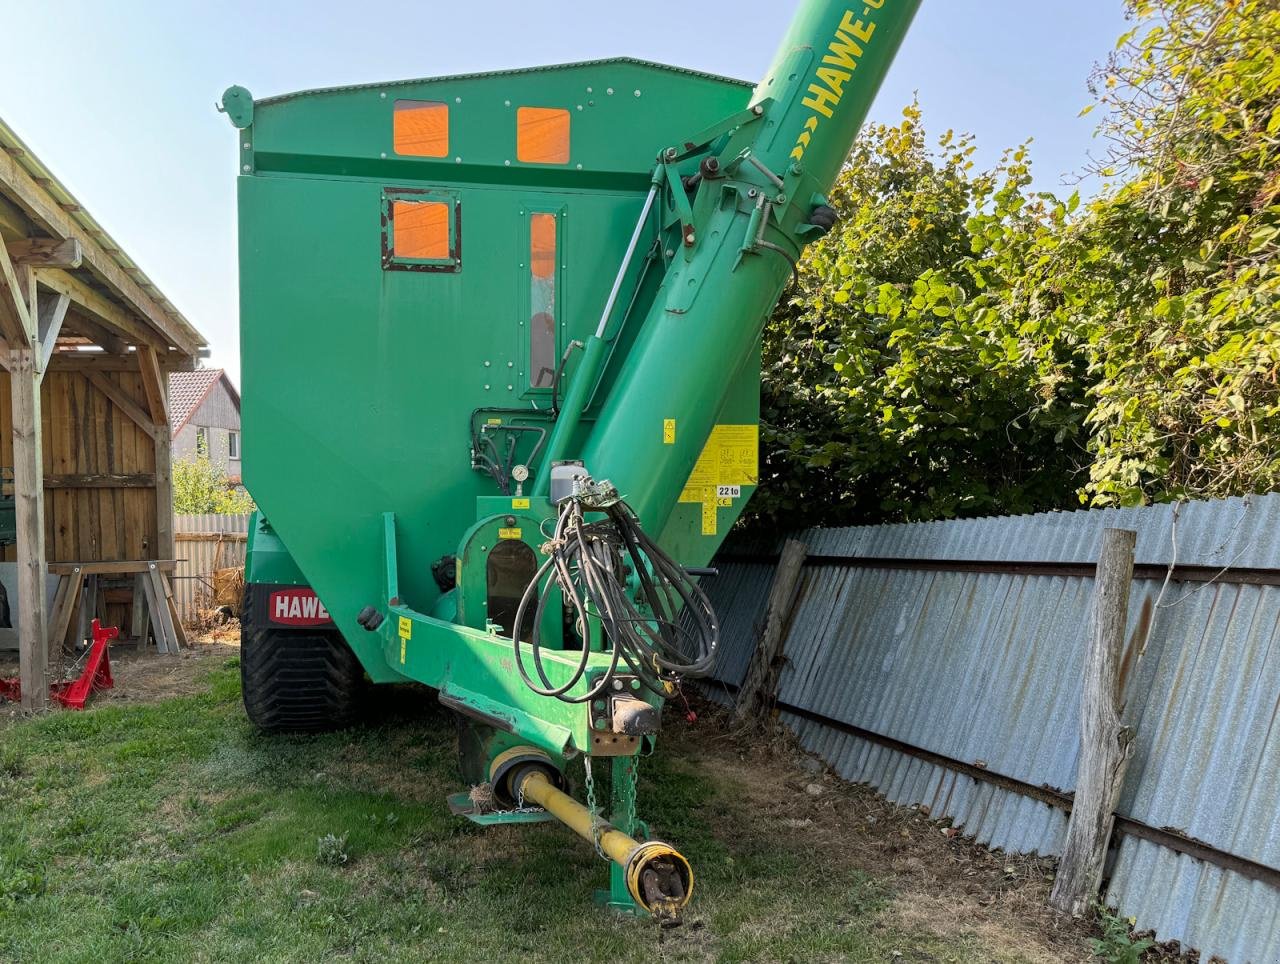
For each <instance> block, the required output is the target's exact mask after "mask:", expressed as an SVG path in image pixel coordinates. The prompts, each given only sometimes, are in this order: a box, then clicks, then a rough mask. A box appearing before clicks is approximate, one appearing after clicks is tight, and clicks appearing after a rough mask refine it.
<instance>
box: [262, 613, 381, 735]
mask: <svg viewBox="0 0 1280 964" xmlns="http://www.w3.org/2000/svg"><path fill="white" fill-rule="evenodd" d="M363 680H364V673H363V671H362V669H361V667H360V663H359V661H358V660H357V659H356V657H355V654H354V653H352V652H351V649H350V647H348V646H347V643H346V641H345V640H344V639H343V638H342V635H341V634H340V633H338V632H336V631H333V630H329V631H305V630H304V631H299V630H290V629H276V628H273V627H261V626H253V625H245V626H244V627H243V631H242V634H241V639H240V684H241V691H242V697H243V700H244V710H245V713H246V714H247V715H248V717H249V719H250V720H251V721H253V723H254V724H255V725H257V726H258V727H259V728H261V729H263V730H267V731H268V732H282V731H295V732H297V731H306V732H318V731H321V730H337V729H341V728H343V727H345V726H349V725H351V723H352V721H353V720H354V719H355V715H356V703H357V700H358V698H359V695H360V690H361V687H362V683H363Z"/></svg>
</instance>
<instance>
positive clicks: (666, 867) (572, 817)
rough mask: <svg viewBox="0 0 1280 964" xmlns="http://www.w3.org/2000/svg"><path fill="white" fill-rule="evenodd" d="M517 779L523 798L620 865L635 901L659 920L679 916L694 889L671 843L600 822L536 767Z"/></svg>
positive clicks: (686, 867)
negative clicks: (637, 836)
mask: <svg viewBox="0 0 1280 964" xmlns="http://www.w3.org/2000/svg"><path fill="white" fill-rule="evenodd" d="M517 779H518V780H519V787H520V793H521V796H522V797H523V799H524V800H525V801H526V802H530V803H536V804H537V805H538V806H540V807H542V808H543V809H544V810H546V811H547V813H549V814H551V815H552V816H553V817H555V818H556V819H557V820H559V821H560V822H561V823H563V824H564V825H565V826H566V827H568V828H569V829H570V830H572V831H573V832H574V833H576V834H577V835H578V836H579V837H582V838H583V839H584V840H587V841H590V842H591V843H593V844H597V846H598V847H599V849H600V851H601V853H603V854H604V855H605V856H607V857H608V858H609V859H610V860H612V861H613V862H614V863H616V864H617V865H618V866H620V867H622V869H623V870H624V871H625V874H626V881H627V890H628V891H629V892H630V894H631V897H632V899H634V900H635V902H636V903H637V904H639V905H640V906H641V907H643V908H644V909H645V910H647V911H648V912H649V913H651V914H653V915H654V916H655V917H657V918H659V919H660V920H664V921H674V920H678V919H679V917H680V912H681V911H682V910H683V909H684V906H685V905H686V904H687V903H689V897H690V896H691V895H692V894H693V869H692V868H691V867H690V866H689V861H687V860H685V858H684V857H683V856H681V854H680V853H679V852H677V851H676V850H675V848H673V847H671V846H670V845H669V844H665V843H663V842H662V841H660V840H649V841H645V842H643V843H641V842H640V841H638V840H636V839H634V838H633V837H630V836H628V835H627V834H625V833H623V832H622V831H621V830H618V829H616V828H615V827H613V826H611V825H609V824H607V823H604V822H603V821H600V820H595V821H594V823H593V819H592V814H591V812H590V811H589V810H587V808H586V807H584V806H583V805H582V804H580V803H578V801H577V800H574V799H573V797H571V796H569V795H568V794H567V793H564V792H563V791H561V790H559V789H557V788H556V787H555V786H554V785H553V784H552V782H551V781H550V780H549V779H548V778H547V774H546V773H545V772H544V771H543V770H542V769H540V768H530V769H528V770H527V771H525V773H523V774H521V775H519V777H518V778H517ZM593 827H594V830H593ZM597 834H598V837H597Z"/></svg>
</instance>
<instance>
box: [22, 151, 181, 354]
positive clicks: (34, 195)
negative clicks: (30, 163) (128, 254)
mask: <svg viewBox="0 0 1280 964" xmlns="http://www.w3.org/2000/svg"><path fill="white" fill-rule="evenodd" d="M0 184H4V185H6V186H7V187H8V188H9V191H10V193H12V195H13V197H14V200H15V201H17V203H18V206H19V207H20V208H22V210H23V212H24V213H25V214H26V215H27V217H29V218H31V219H32V220H33V221H35V222H37V223H38V224H39V225H40V226H41V227H43V228H44V229H45V230H46V231H47V232H48V233H49V234H52V235H54V236H55V237H59V238H78V239H79V240H80V244H81V248H82V249H83V258H84V261H83V263H84V265H85V266H86V267H89V268H92V269H93V271H94V273H95V274H97V275H98V276H99V277H100V278H102V280H103V281H105V282H106V284H107V287H108V288H110V289H111V290H112V291H113V292H114V293H115V294H117V295H119V296H120V297H121V298H122V299H124V301H126V302H127V303H128V304H129V305H131V306H132V307H133V308H134V310H136V311H137V312H138V314H139V315H141V316H142V317H143V318H145V319H146V320H147V323H148V324H149V325H150V326H151V327H153V328H154V329H155V330H156V331H157V332H159V333H160V335H161V336H162V337H163V339H164V340H165V341H166V342H167V343H168V344H172V345H174V346H176V347H177V348H178V349H180V350H181V351H183V352H184V353H185V354H188V355H194V354H195V353H196V350H197V349H198V348H199V347H200V345H201V341H200V336H199V334H198V333H197V332H196V331H195V330H194V329H192V328H190V327H189V326H187V325H183V324H182V323H181V322H179V321H177V320H175V319H174V318H172V317H171V316H170V315H169V314H167V313H166V312H165V311H164V310H163V309H162V308H161V307H160V305H159V304H158V303H157V301H156V300H155V299H154V298H153V297H152V296H151V295H149V294H147V292H146V291H145V290H144V289H143V287H142V285H141V284H139V283H138V282H137V281H135V280H134V279H133V278H131V277H130V276H129V275H128V274H127V273H126V272H125V270H124V269H123V268H122V267H121V266H120V265H119V263H117V261H116V260H115V259H114V258H113V257H112V256H111V255H109V254H107V252H106V250H105V249H104V248H103V246H102V245H101V244H100V243H99V242H98V241H97V240H96V239H95V238H93V237H91V236H90V235H89V233H88V231H87V230H86V229H85V228H84V226H83V225H81V224H80V223H79V222H78V221H76V220H75V218H73V217H72V216H71V214H70V213H69V212H68V211H66V210H65V209H64V208H63V207H62V206H61V205H60V204H59V203H58V202H57V201H55V200H54V198H53V197H52V196H50V194H49V192H48V191H47V190H45V189H44V188H42V187H41V186H40V185H39V184H37V183H36V181H35V179H34V178H32V177H31V175H30V174H28V173H27V172H26V171H25V170H23V168H22V166H21V165H19V164H18V162H17V161H16V160H15V159H14V158H13V157H10V156H9V155H8V154H5V153H3V152H0Z"/></svg>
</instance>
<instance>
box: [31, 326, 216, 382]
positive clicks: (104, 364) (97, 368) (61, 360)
mask: <svg viewBox="0 0 1280 964" xmlns="http://www.w3.org/2000/svg"><path fill="white" fill-rule="evenodd" d="M70 317H75V313H74V312H72V313H70ZM70 324H71V323H70V321H68V322H67V324H66V325H64V326H63V334H66V333H67V328H68V327H69V326H70ZM132 355H133V353H132V352H130V351H128V350H126V351H125V352H123V353H121V354H119V355H114V354H110V353H108V352H102V351H55V352H54V353H53V357H52V358H51V359H49V368H50V369H52V370H54V371H61V372H136V371H137V370H138V363H137V362H136V361H134V359H133V357H132ZM160 365H161V367H163V368H164V370H165V371H167V372H189V371H192V370H193V369H194V368H195V362H194V360H193V359H192V358H191V356H190V355H181V354H179V353H178V352H169V354H168V355H166V356H163V357H161V358H160Z"/></svg>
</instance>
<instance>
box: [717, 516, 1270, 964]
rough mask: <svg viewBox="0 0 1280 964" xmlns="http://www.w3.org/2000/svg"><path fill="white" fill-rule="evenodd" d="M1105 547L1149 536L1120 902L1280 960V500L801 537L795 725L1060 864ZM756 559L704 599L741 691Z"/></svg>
mask: <svg viewBox="0 0 1280 964" xmlns="http://www.w3.org/2000/svg"><path fill="white" fill-rule="evenodd" d="M1104 528H1124V529H1134V530H1136V531H1137V533H1138V540H1137V550H1136V562H1137V564H1138V565H1137V568H1136V570H1135V584H1134V591H1133V593H1132V597H1131V604H1130V613H1129V631H1130V633H1131V640H1130V647H1131V652H1136V651H1137V649H1138V648H1140V646H1141V644H1142V641H1143V639H1144V637H1145V639H1146V649H1145V653H1144V654H1143V656H1142V658H1141V660H1140V662H1139V663H1138V665H1137V669H1136V672H1133V673H1130V678H1129V680H1128V690H1127V692H1128V710H1127V714H1126V715H1127V720H1126V721H1127V722H1130V723H1131V724H1133V725H1135V726H1136V728H1137V749H1136V753H1135V757H1134V759H1133V762H1132V764H1131V766H1130V769H1129V771H1128V777H1127V781H1126V785H1125V789H1124V793H1123V796H1122V799H1121V802H1120V808H1119V813H1120V815H1121V820H1120V821H1119V824H1118V831H1119V837H1118V839H1119V847H1118V850H1117V852H1116V855H1115V860H1114V862H1113V865H1112V866H1111V868H1110V883H1109V886H1108V890H1107V893H1106V900H1107V903H1109V904H1111V905H1113V906H1118V907H1119V909H1120V911H1121V913H1122V914H1124V915H1126V916H1130V915H1131V916H1134V917H1136V918H1137V921H1138V927H1139V928H1140V929H1144V928H1152V929H1154V930H1155V931H1156V932H1157V934H1158V935H1159V936H1160V938H1161V939H1162V940H1168V939H1177V940H1180V941H1182V942H1183V943H1184V944H1186V945H1187V946H1189V947H1194V948H1197V949H1199V950H1200V951H1201V952H1202V954H1203V955H1204V958H1205V959H1207V958H1208V956H1209V955H1211V954H1217V955H1220V956H1221V957H1223V958H1225V959H1227V960H1229V961H1232V962H1237V961H1253V962H1263V961H1267V962H1272V961H1280V819H1277V814H1278V813H1280V495H1267V496H1260V497H1255V498H1251V499H1228V500H1222V501H1214V502H1194V503H1185V504H1182V505H1180V506H1155V507H1149V508H1141V509H1127V510H1098V511H1089V512H1085V511H1081V512H1068V513H1050V514H1042V515H1033V516H1023V517H1008V518H987V519H976V520H966V521H955V522H939V523H918V524H909V525H885V526H868V527H855V528H846V529H828V530H822V529H815V530H809V531H807V532H805V533H802V534H801V535H800V536H799V538H802V539H803V540H804V541H805V543H806V544H807V546H808V550H809V553H810V560H809V563H808V564H807V565H806V569H805V572H804V574H803V577H802V580H801V584H800V588H799V591H798V596H797V602H796V606H795V608H794V610H793V612H792V615H791V618H790V621H789V624H788V626H787V630H786V640H785V653H786V657H787V663H786V666H785V668H784V670H783V675H782V681H781V686H780V691H779V706H780V707H781V708H783V714H782V715H783V718H784V719H785V720H786V721H787V722H788V724H789V725H790V726H791V727H792V728H793V729H795V731H796V732H797V733H798V735H799V737H800V740H801V742H802V743H803V744H804V745H805V746H806V747H808V748H809V749H810V750H812V751H814V752H817V753H818V754H819V755H821V756H822V757H823V758H824V759H826V760H827V761H828V762H830V763H831V764H832V766H833V767H835V769H836V770H837V771H838V772H839V773H840V774H841V775H842V776H843V777H845V778H846V779H849V780H853V781H858V782H864V783H869V784H871V785H872V786H874V787H876V788H877V789H878V790H880V791H881V792H882V793H884V794H885V795H886V796H887V797H888V798H890V799H891V800H894V801H897V802H900V803H904V804H905V803H923V804H926V805H928V806H929V807H930V809H931V812H932V813H933V815H934V816H936V817H942V816H944V815H946V816H950V817H952V818H953V820H954V823H955V825H956V826H958V827H960V828H961V829H962V831H963V832H964V833H965V834H967V835H970V836H973V837H975V838H976V839H977V840H978V841H980V842H981V843H984V844H986V845H988V846H991V847H996V848H1001V849H1004V850H1007V851H1011V852H1038V853H1040V854H1057V853H1058V852H1059V850H1060V847H1061V845H1062V841H1063V837H1064V832H1065V829H1066V822H1067V821H1066V812H1065V809H1064V803H1066V801H1067V799H1068V798H1067V796H1066V794H1069V793H1070V792H1071V790H1072V788H1073V786H1074V783H1075V768H1076V757H1077V751H1078V739H1079V721H1078V714H1079V703H1080V686H1081V673H1082V656H1083V651H1084V635H1085V626H1086V623H1087V616H1088V606H1089V600H1090V595H1091V591H1092V567H1091V565H1090V564H1091V563H1093V562H1095V561H1096V558H1097V553H1098V548H1099V545H1100V541H1101V534H1102V530H1103V529H1104ZM766 548H767V547H766ZM753 549H754V551H752V550H753ZM759 549H760V547H758V546H757V547H747V546H744V545H743V544H739V545H738V546H736V547H735V546H733V545H732V543H731V544H730V546H729V547H727V548H726V550H725V551H724V552H723V553H722V557H721V560H720V562H719V563H718V565H719V566H720V573H721V574H720V576H719V578H716V579H713V580H708V587H709V590H710V592H711V594H712V600H713V602H714V603H715V604H716V607H717V610H718V611H719V612H720V614H721V616H722V619H723V620H724V649H723V652H722V657H721V660H720V663H719V667H718V669H717V677H718V679H719V681H720V682H721V683H722V684H723V692H726V693H731V692H732V691H733V689H734V687H736V686H737V685H738V684H740V683H741V681H742V678H743V676H744V674H745V671H746V666H747V661H748V659H749V657H750V651H751V649H752V647H753V644H754V630H755V626H756V624H757V622H758V620H759V619H760V617H761V610H762V608H763V604H764V600H765V598H766V596H767V595H768V589H769V584H770V580H771V577H772V567H773V562H772V561H771V559H770V555H771V553H770V552H769V551H766V552H764V553H761V552H760V551H759ZM1171 566H1172V569H1171ZM1223 570H1225V571H1223Z"/></svg>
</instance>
